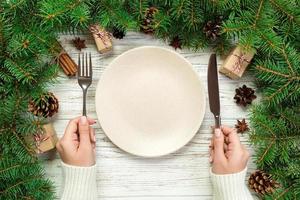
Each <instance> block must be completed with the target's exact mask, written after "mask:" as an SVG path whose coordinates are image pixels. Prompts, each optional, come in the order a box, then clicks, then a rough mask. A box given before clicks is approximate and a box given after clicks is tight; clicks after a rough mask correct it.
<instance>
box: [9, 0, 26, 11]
mask: <svg viewBox="0 0 300 200" xmlns="http://www.w3.org/2000/svg"><path fill="white" fill-rule="evenodd" d="M25 1H26V0H20V1H18V2H17V3H15V4H12V5H11V6H10V7H9V9H10V10H13V9H15V8H17V7H18V6H19V5H21V4H22V3H24V2H25ZM10 3H11V1H10Z"/></svg>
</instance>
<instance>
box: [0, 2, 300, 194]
mask: <svg viewBox="0 0 300 200" xmlns="http://www.w3.org/2000/svg"><path fill="white" fill-rule="evenodd" d="M199 2H200V1H199ZM199 2H197V1H192V0H186V1H184V3H182V1H140V2H135V1H130V2H128V1H125V2H124V1H117V0H110V1H93V3H90V2H86V1H78V2H75V3H74V1H52V0H43V1H1V3H0V4H1V6H0V46H1V48H0V80H1V83H0V93H1V101H0V113H1V115H0V152H1V169H0V171H2V174H1V176H0V182H1V184H0V192H1V198H2V199H16V198H22V197H30V198H31V199H54V198H55V196H56V195H55V194H54V193H53V191H54V187H53V184H52V183H51V182H50V181H49V180H48V179H46V177H45V175H44V173H43V169H42V168H43V166H42V165H41V163H40V162H39V161H37V159H36V155H32V154H31V151H28V149H27V147H26V145H24V141H23V139H22V138H23V135H24V134H25V133H30V132H34V131H33V130H34V129H36V126H37V125H36V124H37V123H36V120H38V119H40V117H34V118H33V119H32V118H31V117H29V118H28V117H26V116H27V115H26V114H24V113H26V110H27V106H28V105H27V101H28V96H38V95H41V94H42V93H43V91H45V90H46V89H47V88H46V86H47V85H49V84H50V83H54V82H53V80H54V78H55V77H56V76H57V66H56V65H53V63H51V62H48V59H44V58H47V57H48V58H49V57H55V56H57V55H58V54H59V52H55V51H53V45H52V44H53V43H54V41H55V40H56V39H57V38H56V37H57V36H58V33H62V32H67V33H69V32H70V31H71V32H74V31H77V30H78V31H84V30H86V27H88V26H89V25H90V24H93V23H95V22H101V23H102V24H101V25H102V26H103V28H105V29H107V28H109V27H111V26H114V25H115V24H117V25H118V27H124V31H125V32H126V31H128V30H137V29H140V26H141V23H142V22H143V20H144V18H145V11H146V10H147V9H148V8H149V5H153V4H154V3H155V7H156V8H159V12H156V13H155V17H154V18H155V20H153V21H155V23H154V22H153V23H152V24H153V25H151V26H152V29H153V30H154V29H155V37H157V38H160V39H162V40H167V39H168V40H169V39H170V38H171V39H173V38H174V37H176V36H177V35H178V36H180V38H181V39H182V40H183V41H182V43H184V44H185V46H186V47H187V48H190V49H193V50H199V48H207V47H211V46H209V45H210V44H211V39H209V38H208V37H205V35H206V33H203V25H205V24H207V19H214V18H215V16H223V19H222V21H223V22H222V25H221V32H222V35H220V37H217V39H216V40H215V42H217V43H218V47H220V48H217V50H219V52H225V53H227V51H228V50H230V49H229V47H230V45H228V44H231V43H232V41H237V40H238V43H239V46H241V47H243V49H247V50H249V49H252V48H254V49H256V50H257V52H256V54H255V56H254V58H253V60H252V61H251V68H252V72H253V74H254V77H255V79H257V81H258V82H260V83H261V84H260V87H261V88H259V91H261V96H262V101H261V102H259V105H258V106H256V105H255V106H252V108H251V109H250V110H248V111H249V113H250V115H251V120H250V123H251V132H250V133H249V135H250V142H251V145H252V146H253V148H254V151H255V157H254V159H255V160H254V161H255V162H256V164H257V166H258V168H259V169H262V170H265V171H268V172H270V173H276V177H277V180H278V181H279V182H280V183H282V185H281V188H280V189H279V190H278V191H275V192H274V193H272V194H268V195H267V196H265V197H263V198H265V199H291V198H294V199H300V198H299V184H298V183H299V180H300V178H299V173H298V171H297V170H295V169H299V168H300V167H299V163H300V162H299V159H300V158H299V156H295V155H299V148H295V147H298V146H300V144H299V141H300V125H299V124H300V123H299V119H300V116H299V109H300V108H299V107H300V106H299V102H300V101H299V99H300V90H299V89H298V88H299V87H300V86H299V84H300V83H299V79H300V78H299V74H300V68H299V66H300V65H299V64H300V61H299V57H300V55H299V52H300V42H299V38H300V35H299V33H300V26H299V12H298V10H299V3H298V1H296V0H290V1H287V0H280V1H279V0H272V1H268V0H267V1H260V2H259V3H253V1H248V0H246V1H235V0H233V1H207V2H205V3H204V4H203V3H201V2H200V3H199ZM241 2H242V3H241ZM232 5H234V6H232ZM154 26H155V27H154ZM208 35H209V34H208ZM203 36H204V37H203ZM212 38H213V35H212ZM3 91H4V92H3ZM2 94H4V98H2V96H3V95H2ZM290 119H293V120H290ZM279 161H280V162H279ZM16 180H22V184H16Z"/></svg>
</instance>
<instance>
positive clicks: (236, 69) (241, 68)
mask: <svg viewBox="0 0 300 200" xmlns="http://www.w3.org/2000/svg"><path fill="white" fill-rule="evenodd" d="M253 56H254V51H253V50H252V51H243V50H242V49H241V47H239V46H237V47H235V48H234V49H233V51H232V52H231V53H230V55H229V56H228V57H227V58H226V60H225V61H224V63H223V65H222V66H221V67H220V69H219V72H221V73H223V74H225V75H226V76H228V77H230V78H232V79H238V78H241V77H242V75H243V74H244V72H245V70H246V68H247V66H248V65H249V63H250V62H251V60H252V58H253Z"/></svg>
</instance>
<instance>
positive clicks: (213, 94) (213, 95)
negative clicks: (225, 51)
mask: <svg viewBox="0 0 300 200" xmlns="http://www.w3.org/2000/svg"><path fill="white" fill-rule="evenodd" d="M207 86H208V99H209V108H210V111H211V112H212V113H213V114H214V118H215V128H220V126H221V117H220V97H219V80H218V71H217V58H216V54H215V53H214V54H211V56H210V58H209V63H208V71H207Z"/></svg>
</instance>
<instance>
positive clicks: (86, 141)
mask: <svg viewBox="0 0 300 200" xmlns="http://www.w3.org/2000/svg"><path fill="white" fill-rule="evenodd" d="M78 126H79V127H78V132H79V138H80V144H79V147H80V146H85V147H87V146H90V145H91V142H90V125H89V123H88V120H87V118H86V116H82V117H80V120H79V125H78Z"/></svg>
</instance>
